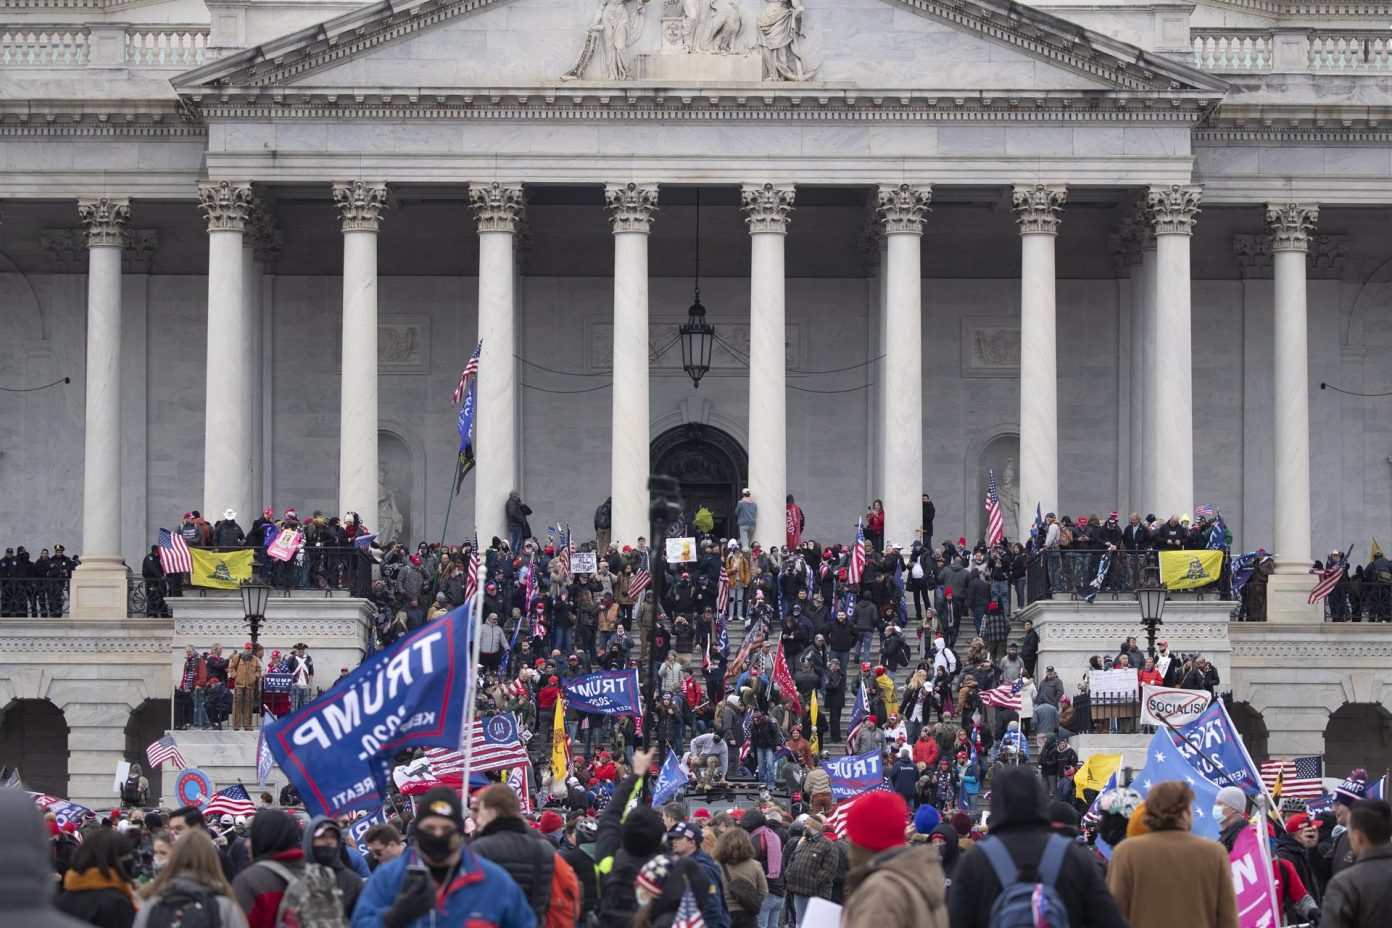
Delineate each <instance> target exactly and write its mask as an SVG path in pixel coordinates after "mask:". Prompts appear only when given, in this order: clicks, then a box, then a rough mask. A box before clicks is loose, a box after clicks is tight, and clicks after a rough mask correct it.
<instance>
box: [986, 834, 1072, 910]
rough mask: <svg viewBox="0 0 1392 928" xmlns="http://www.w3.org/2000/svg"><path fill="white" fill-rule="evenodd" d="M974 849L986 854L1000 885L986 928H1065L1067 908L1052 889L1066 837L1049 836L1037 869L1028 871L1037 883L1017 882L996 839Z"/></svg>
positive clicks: (1065, 849) (1017, 876) (1014, 869)
mask: <svg viewBox="0 0 1392 928" xmlns="http://www.w3.org/2000/svg"><path fill="white" fill-rule="evenodd" d="M976 846H977V848H979V849H980V850H982V851H985V852H986V859H987V860H988V861H990V864H991V869H992V870H994V871H995V873H996V879H997V880H999V881H1000V884H1001V891H1000V895H999V896H997V897H996V901H995V903H994V904H992V906H991V914H990V916H989V917H988V919H987V921H986V924H987V925H989V926H990V928H1069V922H1068V909H1066V908H1065V907H1064V905H1063V898H1062V897H1061V896H1060V895H1059V894H1058V889H1057V888H1056V884H1057V883H1058V878H1059V871H1060V870H1062V869H1063V858H1064V855H1065V854H1066V853H1067V852H1068V839H1067V838H1065V837H1063V836H1062V835H1050V836H1049V839H1048V842H1047V843H1046V844H1045V845H1044V856H1043V857H1042V858H1040V860H1039V864H1038V866H1036V867H1030V868H1028V869H1029V870H1031V871H1032V872H1033V875H1034V877H1035V878H1036V879H1037V881H1038V882H1027V881H1022V880H1021V879H1020V870H1019V868H1018V867H1016V866H1015V861H1013V860H1012V859H1011V858H1010V851H1008V850H1006V847H1005V845H1004V844H1002V843H1001V842H1000V840H999V839H993V840H987V841H981V842H979V843H978V844H977V845H976Z"/></svg>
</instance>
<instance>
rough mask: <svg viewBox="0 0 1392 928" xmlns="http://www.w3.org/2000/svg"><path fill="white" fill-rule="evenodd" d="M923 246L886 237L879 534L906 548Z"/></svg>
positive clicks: (919, 436)
mask: <svg viewBox="0 0 1392 928" xmlns="http://www.w3.org/2000/svg"><path fill="white" fill-rule="evenodd" d="M922 248H923V236H922V234H921V233H920V232H918V231H913V232H892V233H890V234H889V235H888V236H887V237H886V253H885V286H886V302H885V314H884V318H885V332H886V340H885V360H884V372H885V416H884V431H883V433H882V442H881V443H882V445H883V447H884V460H885V464H886V468H887V469H888V471H889V477H888V479H886V481H885V483H884V485H883V486H884V489H883V499H884V507H885V524H884V537H885V541H886V542H888V543H891V544H898V545H903V547H904V549H905V550H908V548H909V546H910V545H912V544H913V542H914V541H915V539H918V538H919V537H920V536H919V535H918V531H919V529H920V527H921V526H922V522H923V505H922V494H923V288H922V287H921V286H920V285H919V278H920V277H921V266H922Z"/></svg>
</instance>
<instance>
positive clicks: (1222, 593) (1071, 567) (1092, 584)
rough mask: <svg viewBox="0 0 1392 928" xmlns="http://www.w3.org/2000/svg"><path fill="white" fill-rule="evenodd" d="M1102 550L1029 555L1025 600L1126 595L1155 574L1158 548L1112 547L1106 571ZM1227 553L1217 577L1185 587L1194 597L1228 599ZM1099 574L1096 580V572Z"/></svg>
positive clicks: (1058, 550) (1229, 581)
mask: <svg viewBox="0 0 1392 928" xmlns="http://www.w3.org/2000/svg"><path fill="white" fill-rule="evenodd" d="M1107 553H1108V552H1106V551H1103V550H1085V551H1084V550H1079V549H1077V548H1060V549H1057V550H1055V551H1042V552H1040V553H1038V554H1034V555H1031V556H1030V560H1029V565H1028V567H1027V568H1026V573H1025V602H1026V603H1032V602H1036V601H1038V600H1041V599H1053V600H1060V599H1068V600H1079V599H1085V598H1086V597H1088V596H1089V595H1092V596H1094V598H1095V599H1104V600H1107V599H1110V600H1119V599H1123V598H1127V599H1129V598H1130V596H1131V594H1133V593H1135V592H1136V589H1137V588H1138V587H1142V586H1145V585H1146V583H1147V576H1158V573H1155V574H1152V573H1151V572H1152V571H1156V570H1158V567H1159V552H1158V551H1152V550H1146V551H1113V552H1111V560H1110V561H1109V562H1108V567H1107V569H1106V571H1105V572H1103V571H1102V563H1103V558H1104V557H1105V556H1106V555H1107ZM1228 562H1229V557H1228V555H1227V554H1226V553H1224V555H1223V566H1222V568H1221V569H1220V570H1219V572H1218V579H1217V580H1216V581H1214V582H1213V583H1210V584H1209V585H1207V586H1202V587H1196V588H1194V589H1192V590H1185V591H1184V592H1185V594H1186V595H1189V594H1192V595H1193V597H1194V598H1195V599H1200V600H1202V599H1209V598H1217V599H1231V598H1232V583H1231V579H1230V577H1229V572H1228ZM1099 573H1101V574H1102V576H1101V578H1100V580H1099V577H1098V574H1099Z"/></svg>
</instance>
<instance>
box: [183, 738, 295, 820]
mask: <svg viewBox="0 0 1392 928" xmlns="http://www.w3.org/2000/svg"><path fill="white" fill-rule="evenodd" d="M169 734H171V735H173V736H174V740H175V741H177V742H178V743H179V752H180V753H181V754H183V755H184V760H185V761H186V762H187V763H188V765H189V766H190V767H197V768H198V769H199V770H202V771H203V772H204V773H206V774H208V776H209V777H211V778H212V780H213V791H214V792H216V791H217V790H220V789H225V788H226V787H229V786H232V785H234V784H237V783H241V784H242V785H243V786H245V787H246V791H247V792H248V793H249V794H251V797H252V800H253V801H256V796H257V793H258V792H260V790H259V789H258V788H257V785H256V741H257V734H258V733H257V732H255V731H232V730H231V728H224V729H223V730H222V731H201V730H198V729H188V730H184V731H172V732H170V733H169ZM178 779H179V772H178V771H177V770H174V769H173V768H172V767H168V766H167V767H165V770H164V789H163V794H162V795H161V797H160V799H161V803H162V804H163V805H164V806H166V807H167V808H171V809H177V808H178V807H180V806H182V805H183V804H184V803H183V802H181V801H180V800H179V799H178V797H177V796H176V795H175V792H174V790H175V786H176V784H177V782H178ZM284 785H285V774H283V773H281V772H280V770H279V768H276V769H274V770H272V771H271V776H270V780H269V781H268V782H267V784H266V789H267V790H269V791H270V792H271V795H272V796H276V797H279V795H280V788H281V787H282V786H284ZM257 805H260V803H259V802H258V803H257Z"/></svg>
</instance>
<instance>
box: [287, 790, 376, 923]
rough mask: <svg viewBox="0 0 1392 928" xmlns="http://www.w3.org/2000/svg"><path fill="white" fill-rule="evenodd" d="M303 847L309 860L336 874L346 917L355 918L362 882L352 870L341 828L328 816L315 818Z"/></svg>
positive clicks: (305, 837) (335, 880)
mask: <svg viewBox="0 0 1392 928" xmlns="http://www.w3.org/2000/svg"><path fill="white" fill-rule="evenodd" d="M302 843H303V846H304V854H305V859H306V860H312V861H314V862H315V863H316V864H318V865H319V866H321V867H328V868H329V869H330V870H332V871H333V875H334V882H335V883H337V884H338V891H339V892H340V893H342V894H343V915H344V917H345V918H352V917H353V907H354V906H356V905H357V904H358V895H359V894H360V893H361V892H362V888H363V880H362V877H360V876H358V875H357V874H356V873H355V872H353V870H352V869H351V868H350V867H349V864H348V854H349V853H350V851H348V850H347V849H346V848H345V847H344V846H343V829H342V827H341V826H340V825H339V824H338V822H336V821H335V820H334V819H331V818H329V817H328V816H324V815H319V816H316V817H315V818H313V819H312V820H311V821H310V823H309V827H308V828H306V829H305V833H304V839H303V842H302Z"/></svg>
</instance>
